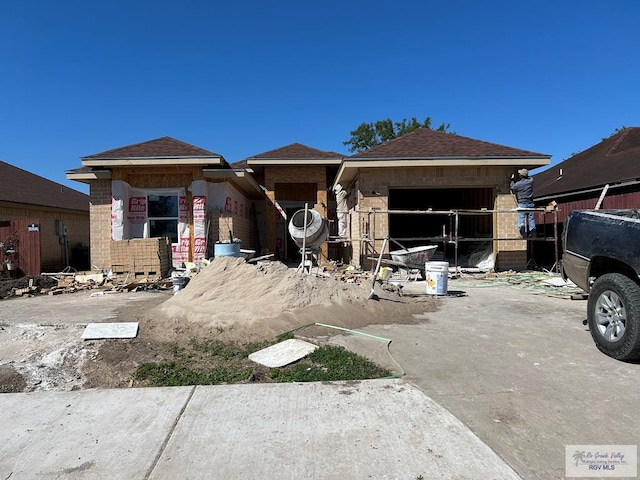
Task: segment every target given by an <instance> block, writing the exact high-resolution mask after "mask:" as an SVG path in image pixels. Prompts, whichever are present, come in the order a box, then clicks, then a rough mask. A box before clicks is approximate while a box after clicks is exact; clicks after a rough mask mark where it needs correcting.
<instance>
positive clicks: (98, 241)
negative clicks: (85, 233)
mask: <svg viewBox="0 0 640 480" xmlns="http://www.w3.org/2000/svg"><path fill="white" fill-rule="evenodd" d="M89 197H90V206H89V210H90V213H91V266H92V267H94V266H95V267H96V268H98V269H100V270H104V271H107V270H109V268H111V250H110V245H109V244H110V242H111V180H95V181H93V182H91V185H90V193H89Z"/></svg>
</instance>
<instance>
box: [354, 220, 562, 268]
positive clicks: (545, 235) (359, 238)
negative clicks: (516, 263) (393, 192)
mask: <svg viewBox="0 0 640 480" xmlns="http://www.w3.org/2000/svg"><path fill="white" fill-rule="evenodd" d="M354 213H355V214H358V215H357V218H358V219H360V221H359V224H358V225H353V223H352V221H351V220H352V218H353V217H351V214H354ZM520 213H539V214H542V216H543V220H544V221H543V222H536V224H537V225H536V226H538V225H543V226H544V228H543V229H541V230H538V236H536V237H530V238H522V237H521V236H518V237H498V236H496V235H495V229H494V228H492V229H491V230H492V234H491V237H486V236H483V237H463V236H461V235H460V218H461V217H463V216H488V215H491V216H493V215H499V216H500V215H507V214H508V215H514V214H520ZM378 215H386V216H387V219H388V215H427V216H429V215H440V216H446V217H447V218H448V223H449V225H448V226H449V228H448V229H447V225H446V224H443V225H442V234H441V235H437V236H429V237H404V238H397V237H394V238H391V237H389V236H388V235H378V234H377V228H376V226H377V223H379V222H376V216H378ZM548 215H552V217H553V232H547V230H548V227H549V224H548V223H547V216H548ZM350 217H351V218H350V219H349V220H350V221H349V224H350V226H351V232H352V237H351V238H350V239H349V241H350V242H351V243H352V244H353V243H354V242H360V244H361V248H360V252H361V253H363V254H364V257H365V258H369V257H370V256H378V255H379V254H380V252H378V251H377V250H376V248H375V243H376V242H377V241H378V242H380V241H383V240H385V238H387V239H389V240H390V241H392V242H394V243H396V244H397V245H399V246H402V242H416V241H418V242H431V243H435V244H442V246H443V252H445V253H446V252H447V250H448V248H452V249H453V259H454V266H455V269H456V271H457V270H458V250H459V247H460V244H461V243H464V242H492V244H493V246H492V250H493V253H494V255H495V246H496V245H495V242H499V241H519V242H553V245H554V256H555V263H554V265H553V267H552V268H551V270H555V272H558V271H559V269H560V261H559V251H558V246H559V241H558V209H557V208H553V209H549V208H516V209H510V210H489V209H480V210H471V209H459V210H457V209H451V210H378V209H371V210H355V211H352V212H350ZM494 225H495V222H494ZM354 229H355V230H356V232H357V235H355V236H354V235H353V233H354ZM387 230H388V229H387ZM531 261H532V260H531V259H529V260H528V262H527V266H529V264H530V263H531Z"/></svg>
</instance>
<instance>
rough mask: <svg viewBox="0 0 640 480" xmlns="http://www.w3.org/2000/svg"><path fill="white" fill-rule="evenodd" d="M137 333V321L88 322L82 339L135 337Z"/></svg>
mask: <svg viewBox="0 0 640 480" xmlns="http://www.w3.org/2000/svg"><path fill="white" fill-rule="evenodd" d="M137 335H138V322H119V323H89V324H87V326H86V328H85V329H84V332H83V333H82V338H83V340H99V339H103V338H135V337H136V336H137Z"/></svg>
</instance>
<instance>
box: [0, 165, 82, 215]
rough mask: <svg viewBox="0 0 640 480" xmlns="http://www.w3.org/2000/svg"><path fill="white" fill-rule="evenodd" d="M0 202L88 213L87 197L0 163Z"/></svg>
mask: <svg viewBox="0 0 640 480" xmlns="http://www.w3.org/2000/svg"><path fill="white" fill-rule="evenodd" d="M0 178H2V188H0V201H3V202H12V203H22V204H27V205H38V206H46V207H53V208H65V209H69V210H81V211H83V212H88V211H89V196H88V195H85V194H84V193H81V192H78V191H77V190H73V189H71V188H69V187H65V186H64V185H61V184H59V183H56V182H52V181H51V180H47V179H46V178H43V177H40V176H38V175H36V174H34V173H30V172H27V171H26V170H22V169H21V168H18V167H14V166H13V165H9V164H8V163H5V162H2V161H0Z"/></svg>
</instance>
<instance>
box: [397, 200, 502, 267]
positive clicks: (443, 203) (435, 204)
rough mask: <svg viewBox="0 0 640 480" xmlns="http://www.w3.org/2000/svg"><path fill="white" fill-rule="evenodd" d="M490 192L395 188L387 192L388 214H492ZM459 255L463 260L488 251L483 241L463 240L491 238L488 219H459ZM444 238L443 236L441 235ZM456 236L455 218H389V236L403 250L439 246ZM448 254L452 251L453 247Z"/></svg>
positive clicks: (405, 215) (491, 228)
mask: <svg viewBox="0 0 640 480" xmlns="http://www.w3.org/2000/svg"><path fill="white" fill-rule="evenodd" d="M494 198H495V194H494V191H493V188H396V189H390V190H389V210H429V209H431V210H433V211H448V210H481V209H487V210H492V209H493V204H494ZM458 218H459V224H458V235H459V237H460V238H461V239H462V240H463V241H461V242H459V245H458V255H459V256H466V255H471V254H473V253H474V252H477V251H478V250H479V249H487V248H488V249H491V248H492V243H491V242H486V241H479V242H478V241H464V239H465V238H466V239H484V238H487V239H491V238H493V219H492V216H491V215H489V214H487V215H460V216H459V217H458ZM443 234H444V235H443ZM454 234H455V217H454V216H450V215H447V214H429V215H421V214H400V213H397V214H390V215H389V235H390V236H391V237H392V238H394V239H396V240H398V241H399V242H400V243H402V244H403V245H404V246H406V247H414V246H418V245H425V244H436V243H438V242H440V244H442V242H443V241H445V238H443V237H445V236H446V237H448V236H449V235H454ZM449 250H451V252H452V251H453V247H451V248H450V249H449Z"/></svg>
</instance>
